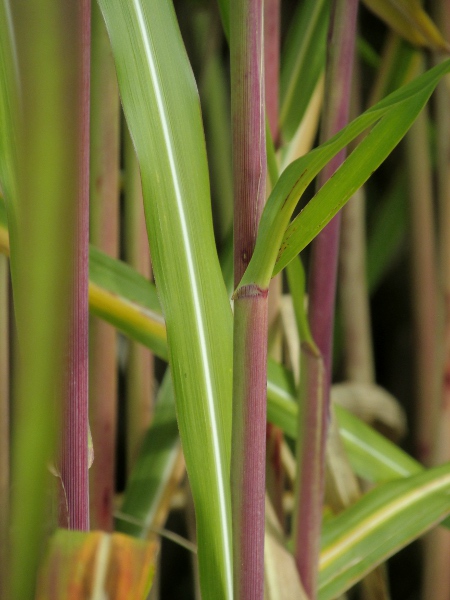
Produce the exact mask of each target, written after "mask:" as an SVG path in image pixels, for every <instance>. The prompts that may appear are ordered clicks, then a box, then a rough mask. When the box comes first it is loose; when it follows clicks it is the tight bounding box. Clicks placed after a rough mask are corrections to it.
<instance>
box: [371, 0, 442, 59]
mask: <svg viewBox="0 0 450 600" xmlns="http://www.w3.org/2000/svg"><path fill="white" fill-rule="evenodd" d="M363 1H364V4H365V5H366V6H367V7H368V8H370V10H371V11H372V12H374V13H375V14H376V15H377V16H378V17H380V19H383V21H385V23H386V24H387V25H388V26H389V27H391V28H392V29H393V30H394V31H395V32H397V33H398V34H399V35H401V36H402V37H403V38H404V39H405V40H407V41H408V42H410V43H411V44H413V45H415V46H421V47H424V48H428V49H430V50H437V51H439V50H445V51H446V52H448V51H449V44H448V42H446V41H445V39H444V38H443V37H442V35H441V33H440V32H439V29H438V28H437V27H436V25H435V24H434V23H433V21H432V20H431V18H430V17H429V16H428V15H427V13H426V12H425V11H424V9H423V8H422V2H420V0H363Z"/></svg>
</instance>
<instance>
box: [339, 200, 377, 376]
mask: <svg viewBox="0 0 450 600" xmlns="http://www.w3.org/2000/svg"><path fill="white" fill-rule="evenodd" d="M341 225H342V231H341V239H340V248H339V252H340V256H339V295H340V301H341V311H342V324H343V330H344V355H345V357H344V362H345V367H344V368H345V373H346V379H348V380H349V381H355V382H359V383H373V382H374V380H375V369H374V360H373V351H372V336H371V331H370V307H369V294H368V289H367V280H366V270H365V268H366V241H365V194H364V190H363V189H360V190H358V192H357V193H356V194H355V195H354V196H353V197H352V198H351V199H350V200H349V201H348V202H347V204H346V205H345V206H344V208H343V209H342V224H341Z"/></svg>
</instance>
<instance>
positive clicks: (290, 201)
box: [239, 61, 450, 288]
mask: <svg viewBox="0 0 450 600" xmlns="http://www.w3.org/2000/svg"><path fill="white" fill-rule="evenodd" d="M449 71H450V61H445V62H443V63H441V64H440V65H438V66H437V67H435V68H433V69H430V70H429V71H427V72H426V73H425V74H424V75H422V76H420V77H418V78H417V79H415V80H414V81H412V82H411V83H409V84H408V85H405V86H404V87H402V88H400V89H399V90H397V91H395V92H394V93H392V94H390V95H389V96H388V97H387V98H385V99H384V100H382V101H381V102H379V103H378V104H376V105H375V106H374V107H373V108H371V109H369V110H368V111H366V112H365V113H363V114H362V115H361V116H359V117H358V118H357V119H355V120H354V121H352V122H351V123H350V124H349V125H347V127H345V128H344V129H342V130H341V131H340V132H339V133H338V134H336V135H335V136H334V137H333V138H331V139H330V140H329V141H328V142H326V143H325V144H323V145H322V146H320V147H319V148H316V149H315V150H313V151H312V152H309V153H308V154H307V155H306V156H304V157H302V158H299V159H298V160H296V161H294V162H293V163H292V164H291V165H289V167H288V168H287V169H286V170H285V171H284V172H283V173H282V175H281V177H280V179H279V181H278V183H277V184H276V186H275V187H274V189H273V190H272V193H271V195H270V197H269V200H268V201H267V204H266V208H265V210H264V213H263V215H262V218H261V223H260V227H259V233H258V238H257V241H256V247H255V251H254V253H253V257H252V260H251V261H250V264H249V266H248V268H247V271H246V272H245V274H244V277H243V278H242V281H241V283H240V284H239V285H240V286H243V285H249V284H251V283H255V284H257V285H259V286H260V287H263V288H264V287H266V286H267V285H268V282H269V281H270V278H271V276H272V275H275V274H276V273H278V272H279V271H281V269H283V268H284V267H285V266H286V265H287V264H288V262H290V261H291V260H292V259H293V258H294V256H296V255H297V254H298V253H299V252H300V251H301V250H302V249H303V248H304V247H305V246H306V245H307V244H308V243H309V242H310V241H311V240H312V239H313V238H314V237H315V236H316V235H317V234H318V233H319V231H320V230H321V229H322V228H323V227H325V225H326V224H327V223H328V222H329V221H330V220H331V219H332V218H333V216H334V215H335V214H336V213H337V212H338V210H340V208H342V206H343V205H344V204H345V202H347V200H348V199H349V198H350V197H351V196H352V195H353V194H354V192H355V191H356V190H357V189H358V188H359V187H360V186H361V185H363V183H364V182H365V181H366V180H367V179H368V178H369V177H370V175H371V174H372V172H373V171H374V170H375V169H376V168H377V167H378V166H379V165H380V164H381V163H382V162H383V160H384V159H385V158H386V157H387V156H388V155H389V154H390V152H391V151H392V150H393V148H395V146H396V145H397V144H398V143H399V141H400V140H401V139H402V137H403V136H404V135H405V133H406V131H407V130H408V129H409V127H410V126H411V125H412V123H413V122H414V120H415V118H416V116H417V115H418V113H419V112H420V110H421V109H422V108H423V106H424V104H425V103H426V102H427V100H428V98H429V97H430V95H431V93H432V91H433V90H434V88H435V87H436V85H437V83H438V82H439V80H440V79H441V78H442V77H443V76H444V75H445V74H446V73H448V72H449ZM373 126H374V127H373ZM370 127H373V129H372V131H371V133H370V134H369V136H367V137H366V138H364V140H363V141H362V142H361V143H360V144H359V145H358V146H357V148H356V149H355V150H354V151H353V152H352V154H351V155H350V156H349V157H348V158H347V160H346V161H345V162H344V163H343V165H342V166H341V167H340V168H339V169H338V170H337V171H336V173H335V174H334V176H333V177H332V178H331V179H330V180H329V181H328V182H327V183H326V184H325V185H324V186H323V187H322V188H321V189H320V190H319V192H318V193H317V194H316V195H315V196H314V198H313V199H312V200H311V201H310V202H309V203H308V204H307V206H306V207H305V208H304V209H303V211H302V212H301V213H300V214H299V215H298V217H297V218H296V219H294V221H293V222H292V223H291V225H289V227H288V224H289V219H290V217H291V215H292V213H293V211H294V208H295V206H296V204H297V202H298V200H299V198H300V197H301V195H302V194H303V192H304V191H305V189H306V188H307V186H308V185H309V184H310V183H311V182H312V181H313V180H314V178H315V176H316V175H317V174H318V173H319V172H320V171H321V169H322V168H323V167H324V166H325V165H326V164H327V163H328V161H329V160H330V159H331V158H332V157H333V156H335V154H337V153H338V152H339V151H340V150H342V149H343V148H345V146H347V144H348V143H350V142H351V141H352V140H354V139H355V138H356V137H358V136H359V135H360V134H362V133H363V132H364V131H366V130H367V129H368V128H370ZM286 228H287V229H286Z"/></svg>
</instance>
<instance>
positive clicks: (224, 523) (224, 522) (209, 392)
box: [133, 0, 233, 597]
mask: <svg viewBox="0 0 450 600" xmlns="http://www.w3.org/2000/svg"><path fill="white" fill-rule="evenodd" d="M133 5H134V7H135V10H136V16H137V20H138V23H139V29H140V31H141V38H142V41H143V43H144V48H145V55H146V57H147V62H148V67H149V69H150V76H151V78H152V80H153V81H154V82H155V86H154V91H155V96H156V103H157V106H158V111H159V113H160V117H161V124H162V129H163V134H164V140H165V147H166V150H167V157H168V159H169V164H170V170H171V173H172V180H173V184H174V191H175V197H176V201H177V206H178V214H179V217H180V223H181V230H182V237H183V243H184V247H185V252H186V258H187V263H188V270H189V276H190V281H191V282H192V295H193V301H194V307H195V312H196V314H197V320H196V323H197V328H198V338H199V342H200V351H201V354H202V360H203V365H204V367H205V368H204V373H205V387H206V396H207V405H208V412H209V420H210V424H211V432H212V438H213V445H214V455H215V460H216V462H217V463H218V465H217V466H218V472H219V474H220V475H219V476H218V477H217V487H218V492H219V503H220V511H221V513H222V518H221V527H222V539H223V542H224V546H225V547H224V553H225V557H226V559H225V560H226V579H227V582H226V583H227V587H228V596H229V597H231V595H232V587H233V583H232V575H231V564H230V561H229V557H230V541H229V539H228V531H229V529H228V519H227V511H226V501H225V490H224V488H223V475H225V473H224V469H223V465H222V462H221V457H220V445H219V434H218V431H217V420H216V414H215V406H214V394H213V387H212V381H211V375H210V365H209V359H208V352H207V348H206V336H205V328H204V324H203V318H202V311H201V308H200V299H199V294H198V284H197V276H196V273H195V268H194V262H193V258H192V253H191V247H190V240H189V233H188V229H187V224H186V215H185V214H184V207H183V200H182V196H181V190H180V184H179V181H178V176H177V171H176V167H175V158H174V155H173V152H172V139H171V135H170V132H169V128H168V125H167V121H168V119H167V115H166V111H165V107H164V102H163V99H162V96H161V92H160V85H159V79H158V73H157V70H156V66H155V63H154V60H153V54H152V50H151V48H150V43H151V41H150V40H149V39H148V37H147V30H146V27H145V19H144V15H143V13H142V9H141V6H140V2H139V0H133Z"/></svg>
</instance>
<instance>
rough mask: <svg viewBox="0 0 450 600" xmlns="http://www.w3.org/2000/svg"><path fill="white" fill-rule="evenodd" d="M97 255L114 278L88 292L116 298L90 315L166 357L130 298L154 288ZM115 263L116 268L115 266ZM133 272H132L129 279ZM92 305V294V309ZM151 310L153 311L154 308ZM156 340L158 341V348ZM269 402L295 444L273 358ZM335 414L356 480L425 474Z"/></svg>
mask: <svg viewBox="0 0 450 600" xmlns="http://www.w3.org/2000/svg"><path fill="white" fill-rule="evenodd" d="M2 214H3V215H4V212H2V202H1V199H0V236H1V234H2V232H5V231H6V221H5V220H3V221H2ZM91 252H92V249H91ZM96 255H97V256H99V257H100V262H101V263H102V264H103V266H104V267H105V269H106V270H107V267H106V265H110V267H108V268H111V270H112V271H113V273H111V274H109V275H107V273H104V274H103V276H102V277H103V279H102V280H100V279H97V276H98V270H97V268H94V269H92V270H91V280H90V290H92V287H94V286H95V287H96V288H97V289H99V290H101V291H102V292H105V293H106V294H108V293H109V292H108V291H107V290H103V289H102V288H101V287H100V286H101V283H102V282H103V283H104V282H105V281H108V280H110V281H114V290H115V293H116V294H117V295H112V297H111V303H110V304H107V303H106V304H105V303H104V302H102V300H103V298H100V300H101V302H100V303H99V305H100V306H101V308H100V309H98V308H95V310H94V312H95V313H96V314H98V313H100V314H101V316H102V317H103V318H105V319H106V320H107V321H108V322H110V323H112V324H113V325H114V324H115V321H116V317H115V315H116V314H117V313H120V314H122V315H123V316H122V321H121V330H122V331H123V332H124V333H125V334H126V335H129V336H130V337H132V338H133V339H137V340H138V341H142V343H143V344H144V345H146V346H147V347H149V348H150V349H151V350H153V351H157V352H159V354H158V356H160V357H161V358H164V356H165V355H166V354H167V349H166V347H167V346H166V339H165V334H164V326H163V327H161V328H160V329H158V328H156V329H155V332H156V333H155V334H154V335H152V336H150V335H147V334H146V333H145V331H146V329H147V328H151V327H152V326H155V325H157V326H159V325H160V322H161V314H160V312H159V310H158V311H155V312H150V311H148V310H145V308H144V307H142V306H140V305H138V304H136V305H134V303H133V301H132V300H131V298H130V297H129V295H128V294H129V290H130V285H129V281H130V277H131V278H132V279H134V285H139V286H142V289H141V290H140V291H139V292H137V293H136V294H134V296H135V297H136V295H137V296H139V297H140V296H141V295H144V296H145V297H146V298H147V299H146V303H147V306H148V305H149V304H150V302H148V298H151V297H154V296H153V293H154V286H153V284H151V283H150V282H149V281H147V280H146V279H145V278H143V277H141V276H140V275H139V274H137V273H135V272H134V271H133V270H132V269H131V268H130V267H128V266H127V265H125V264H123V263H120V261H116V260H114V259H111V258H109V257H105V256H104V255H102V253H101V252H100V251H98V250H95V251H94V252H93V253H92V254H91V257H92V256H94V257H95V256H96ZM116 263H119V264H117V265H116ZM116 267H117V268H116ZM124 271H126V272H127V276H126V277H124V278H121V277H120V276H119V274H120V273H121V272H124ZM131 273H133V275H132V276H131ZM138 282H139V283H138ZM111 287H112V286H111ZM92 302H93V299H92V291H91V292H90V307H91V310H92ZM153 308H156V307H154V306H153ZM133 310H136V311H140V313H139V314H140V315H141V317H142V323H143V324H144V326H145V329H144V335H143V334H142V326H141V325H140V327H139V331H138V332H136V330H135V328H134V326H133V322H132V319H133V314H134V313H133ZM155 320H156V321H155ZM130 321H131V323H130ZM141 337H142V339H141ZM155 340H156V341H157V344H156V345H155ZM267 399H268V402H267V419H268V421H270V422H271V423H274V424H275V425H277V426H278V427H280V428H281V429H282V430H283V431H284V433H285V434H286V435H287V436H288V437H290V438H291V439H292V440H295V439H296V436H297V400H296V390H295V382H294V378H293V375H292V373H291V371H288V370H287V369H286V368H284V367H282V366H281V365H280V364H278V363H276V362H275V361H274V360H272V359H269V361H268V365H267ZM335 410H336V414H337V417H338V421H339V427H340V431H341V434H342V436H343V441H344V444H345V448H346V451H347V453H348V456H349V459H350V462H351V464H352V467H353V469H354V470H355V472H356V473H357V474H358V475H359V476H360V477H362V478H363V479H367V480H368V481H372V482H380V481H387V480H390V479H396V478H399V477H406V476H408V475H413V474H415V473H418V472H419V471H421V470H422V469H423V466H422V465H421V464H420V463H419V462H417V461H416V460H414V459H413V458H412V457H411V456H409V455H408V454H406V452H404V451H403V450H401V449H400V448H398V447H397V446H396V445H395V444H393V443H392V442H390V441H389V440H388V439H386V438H385V437H383V436H382V435H380V434H379V433H377V432H376V431H375V430H374V429H372V428H371V427H369V426H368V425H366V424H365V423H363V422H362V421H361V420H360V419H358V418H357V417H354V416H353V415H351V414H350V413H349V412H348V411H346V410H345V409H343V408H341V407H339V406H336V407H335Z"/></svg>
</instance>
